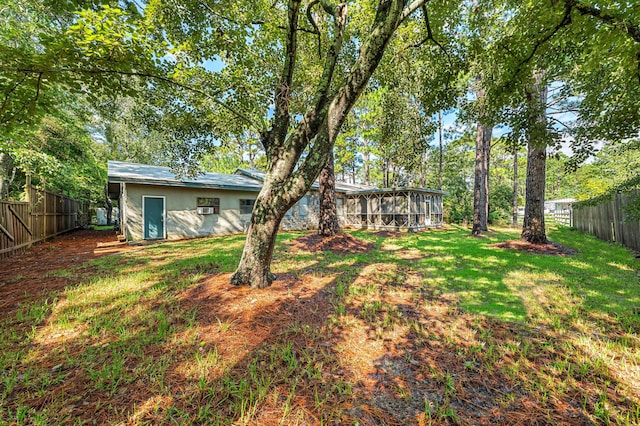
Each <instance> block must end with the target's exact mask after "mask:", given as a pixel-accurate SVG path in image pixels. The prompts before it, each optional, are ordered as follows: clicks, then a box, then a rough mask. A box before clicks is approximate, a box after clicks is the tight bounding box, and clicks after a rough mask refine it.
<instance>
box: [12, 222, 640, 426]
mask: <svg viewBox="0 0 640 426" xmlns="http://www.w3.org/2000/svg"><path fill="white" fill-rule="evenodd" d="M350 234H351V235H353V236H354V237H356V238H358V239H361V240H365V241H368V242H371V243H373V249H372V250H371V251H368V252H362V253H354V254H336V253H333V252H330V251H325V252H316V253H311V252H307V251H304V250H300V249H298V248H296V246H295V244H294V242H295V239H296V238H297V237H300V236H301V235H303V234H301V233H283V234H281V235H280V236H279V239H278V244H277V248H276V255H275V259H274V262H273V267H272V269H273V271H274V272H275V273H276V274H277V275H278V277H279V280H277V281H276V282H274V284H273V286H272V287H270V288H268V289H264V290H251V289H248V288H236V287H233V286H231V285H230V284H229V274H230V273H231V272H232V271H233V270H234V268H235V266H236V264H237V262H238V259H239V256H240V253H241V251H242V246H243V243H244V236H242V235H238V236H226V237H218V238H207V239H199V240H192V241H180V242H167V243H163V244H158V245H153V246H149V247H146V248H144V249H142V250H138V251H131V252H126V253H123V254H121V255H118V256H106V257H102V258H100V259H97V260H94V261H92V262H89V263H87V264H85V265H83V266H82V267H81V268H77V269H73V268H70V269H66V270H59V271H52V272H51V274H54V275H55V276H57V277H65V278H66V279H68V282H69V285H68V287H67V288H66V289H65V290H64V291H56V292H49V293H47V294H45V295H44V296H42V297H39V298H38V300H35V301H31V302H29V303H22V304H21V305H20V306H18V307H17V309H15V310H14V311H12V312H11V313H10V314H7V313H0V424H61V423H62V424H194V423H195V424H259V425H263V424H267V425H269V424H299V425H304V424H360V425H374V424H375V425H377V424H389V425H405V424H416V425H426V424H465V425H466V424H569V425H571V424H576V425H582V424H640V339H639V333H640V282H639V279H638V269H639V268H640V262H639V261H638V260H636V259H634V258H633V256H632V254H631V253H629V252H628V251H627V250H625V249H624V248H622V247H619V246H616V245H611V244H608V243H604V242H601V241H599V240H597V239H595V238H593V237H591V236H588V235H584V234H581V233H579V232H577V231H573V230H570V229H567V228H558V229H551V230H550V232H549V235H550V238H551V239H552V240H553V241H554V242H556V243H559V244H562V245H565V246H567V247H571V248H573V249H575V250H577V251H578V253H577V254H576V255H573V256H549V255H540V254H531V253H527V252H519V251H514V250H507V249H501V248H498V247H494V246H493V245H494V244H495V243H499V242H502V241H506V240H510V239H514V238H517V236H518V233H517V232H516V231H513V230H509V229H496V230H494V232H492V233H490V234H489V236H488V237H486V238H472V237H470V236H468V234H469V231H468V230H466V229H462V228H457V227H452V228H450V229H447V230H437V231H427V232H423V233H417V234H400V235H399V236H397V237H383V236H379V235H377V234H374V233H371V232H366V231H358V232H350ZM0 266H1V265H0ZM43 280H46V277H43Z"/></svg>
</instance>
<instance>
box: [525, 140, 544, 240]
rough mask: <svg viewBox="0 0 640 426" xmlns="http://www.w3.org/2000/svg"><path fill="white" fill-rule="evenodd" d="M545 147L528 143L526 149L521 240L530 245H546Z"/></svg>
mask: <svg viewBox="0 0 640 426" xmlns="http://www.w3.org/2000/svg"><path fill="white" fill-rule="evenodd" d="M546 162H547V147H546V146H537V145H536V144H533V143H529V144H528V147H527V186H526V201H525V205H524V220H523V222H522V235H521V238H522V239H523V240H524V241H527V242H529V243H532V244H546V243H547V242H548V240H547V234H546V231H545V226H544V180H545V173H546V170H545V168H546Z"/></svg>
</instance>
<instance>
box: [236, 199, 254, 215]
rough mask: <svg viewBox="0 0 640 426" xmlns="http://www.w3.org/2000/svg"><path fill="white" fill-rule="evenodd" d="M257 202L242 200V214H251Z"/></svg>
mask: <svg viewBox="0 0 640 426" xmlns="http://www.w3.org/2000/svg"><path fill="white" fill-rule="evenodd" d="M255 202H256V200H240V214H251V212H253V205H254V204H255Z"/></svg>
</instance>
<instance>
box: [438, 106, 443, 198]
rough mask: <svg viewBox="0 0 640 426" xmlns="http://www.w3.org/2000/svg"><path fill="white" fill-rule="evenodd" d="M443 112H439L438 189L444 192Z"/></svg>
mask: <svg viewBox="0 0 640 426" xmlns="http://www.w3.org/2000/svg"><path fill="white" fill-rule="evenodd" d="M442 130H443V129H442V111H439V112H438V148H439V149H438V189H439V190H442Z"/></svg>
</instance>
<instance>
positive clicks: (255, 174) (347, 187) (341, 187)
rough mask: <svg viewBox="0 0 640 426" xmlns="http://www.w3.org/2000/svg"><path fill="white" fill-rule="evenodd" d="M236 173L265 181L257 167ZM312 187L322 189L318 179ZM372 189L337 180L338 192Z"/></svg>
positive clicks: (239, 170)
mask: <svg viewBox="0 0 640 426" xmlns="http://www.w3.org/2000/svg"><path fill="white" fill-rule="evenodd" d="M236 174H237V175H241V176H248V177H251V178H253V179H257V180H259V181H261V182H263V181H264V176H265V172H261V171H260V170H256V169H238V170H236ZM311 189H314V190H316V191H317V190H319V189H320V184H319V183H318V181H317V180H316V181H315V182H313V184H312V185H311ZM372 189H375V187H373V186H368V185H358V184H351V183H346V182H340V181H336V191H338V192H345V193H346V192H350V191H366V190H372Z"/></svg>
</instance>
